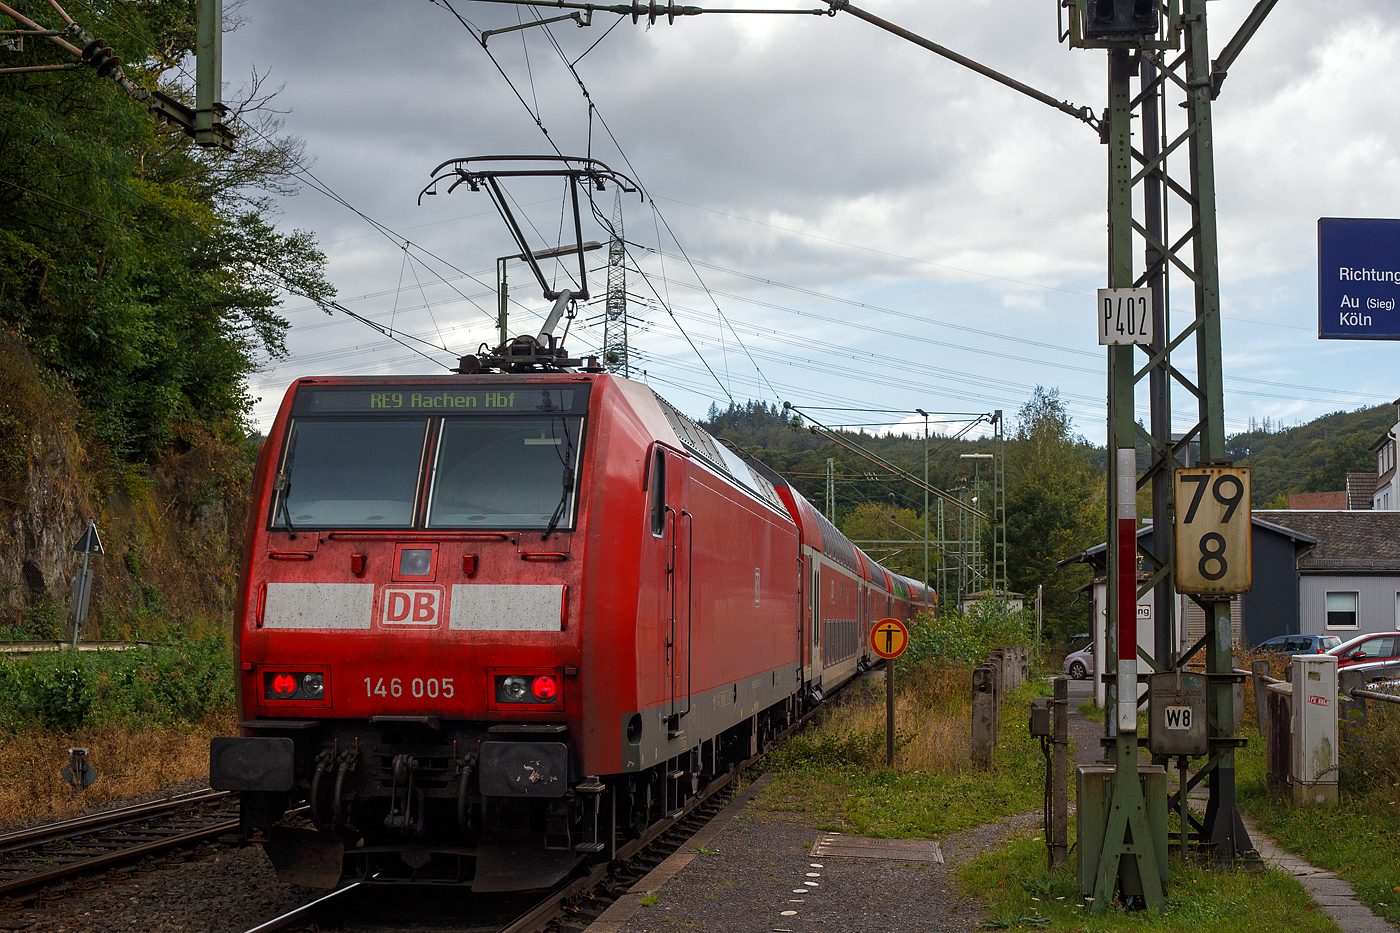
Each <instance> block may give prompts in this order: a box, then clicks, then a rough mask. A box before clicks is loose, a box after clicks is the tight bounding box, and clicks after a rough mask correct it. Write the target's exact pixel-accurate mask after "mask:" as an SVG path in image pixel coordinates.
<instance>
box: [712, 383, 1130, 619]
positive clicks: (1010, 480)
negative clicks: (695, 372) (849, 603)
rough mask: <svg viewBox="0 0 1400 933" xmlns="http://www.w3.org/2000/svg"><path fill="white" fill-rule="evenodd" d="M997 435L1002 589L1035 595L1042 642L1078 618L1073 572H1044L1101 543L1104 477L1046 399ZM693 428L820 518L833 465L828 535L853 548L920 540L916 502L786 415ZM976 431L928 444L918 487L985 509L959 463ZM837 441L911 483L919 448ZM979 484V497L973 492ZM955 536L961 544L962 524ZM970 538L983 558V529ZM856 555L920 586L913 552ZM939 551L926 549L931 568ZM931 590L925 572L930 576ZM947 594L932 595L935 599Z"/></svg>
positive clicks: (1052, 395)
mask: <svg viewBox="0 0 1400 933" xmlns="http://www.w3.org/2000/svg"><path fill="white" fill-rule="evenodd" d="M1006 417H1007V424H1006V425H1004V432H1005V437H1006V440H1005V448H1006V449H1005V455H1006V512H1007V569H1008V575H1009V578H1010V585H1011V588H1012V589H1013V590H1016V591H1019V592H1027V593H1034V592H1035V589H1036V586H1037V585H1038V584H1040V585H1044V587H1045V592H1046V609H1047V619H1048V622H1049V626H1050V630H1051V631H1052V632H1058V633H1064V632H1067V631H1068V630H1070V629H1073V630H1074V631H1079V630H1080V629H1082V627H1083V626H1084V624H1085V620H1086V619H1087V616H1088V609H1087V604H1086V603H1085V602H1084V601H1083V600H1079V601H1078V603H1077V604H1076V597H1077V595H1078V589H1079V587H1081V586H1082V585H1083V584H1084V583H1086V582H1087V581H1088V575H1087V571H1086V569H1085V568H1084V567H1083V566H1075V567H1072V568H1067V569H1066V570H1064V571H1057V570H1056V569H1055V563H1056V561H1058V560H1060V559H1062V558H1065V557H1068V556H1070V555H1071V554H1074V553H1076V552H1077V551H1080V550H1082V549H1083V548H1085V547H1087V546H1089V545H1091V544H1093V543H1095V542H1096V541H1099V540H1102V538H1103V521H1104V518H1103V490H1104V475H1103V471H1102V469H1101V467H1100V466H1099V465H1098V464H1099V463H1101V461H1102V452H1101V451H1098V450H1096V449H1095V448H1093V447H1092V446H1091V445H1089V444H1088V443H1087V442H1086V441H1085V440H1084V439H1083V438H1082V437H1080V436H1078V434H1077V433H1076V432H1075V429H1074V425H1073V424H1072V423H1071V421H1070V419H1069V416H1068V415H1067V414H1066V413H1065V410H1064V406H1063V405H1062V404H1061V402H1060V400H1059V396H1058V393H1057V392H1056V391H1055V390H1050V391H1045V390H1044V389H1040V388H1037V389H1036V392H1035V394H1034V395H1033V396H1032V397H1031V398H1030V399H1029V400H1027V402H1026V403H1025V405H1023V406H1022V407H1021V409H1020V410H1019V411H1018V412H1016V413H1015V414H1010V413H1008V414H1007V416H1006ZM705 426H706V428H707V429H708V430H710V431H711V432H712V433H714V434H716V435H717V436H719V437H723V438H725V439H726V440H729V441H731V442H733V443H734V444H735V445H737V446H739V447H741V448H743V449H745V450H746V451H748V452H749V453H752V454H753V455H754V456H756V457H758V458H759V459H760V460H762V461H763V462H765V463H767V464H768V465H769V466H771V467H773V468H774V469H775V470H777V471H779V472H780V473H782V474H783V475H784V476H785V477H786V478H787V479H788V481H789V482H790V483H791V484H792V485H793V486H794V487H796V488H797V489H798V490H799V491H800V492H801V493H802V494H803V495H804V496H806V497H807V498H808V499H809V500H810V501H811V502H812V503H813V505H815V506H816V507H817V508H818V509H820V510H825V508H826V476H827V459H828V458H830V459H832V460H833V461H834V464H833V473H834V474H835V479H836V482H835V494H836V495H835V517H836V524H837V526H838V527H839V528H840V529H841V530H842V531H843V532H844V533H845V534H846V535H847V536H848V537H850V538H852V539H855V540H858V541H874V542H878V541H910V540H913V539H915V538H918V539H922V537H923V521H924V520H923V515H924V492H923V490H922V489H921V488H919V486H918V485H916V484H914V483H911V482H908V481H905V480H902V479H900V478H899V477H897V476H895V475H894V474H892V473H890V472H888V471H886V470H883V469H882V468H881V467H879V466H878V465H876V464H874V463H872V462H870V461H869V460H867V459H865V458H863V457H861V456H860V455H859V454H858V453H855V452H853V451H851V450H849V449H847V448H845V447H843V446H841V445H840V444H836V443H834V442H832V441H830V440H828V439H826V438H824V437H822V436H820V435H817V434H813V433H812V432H811V431H810V430H809V428H808V427H807V426H804V424H803V423H802V422H801V421H800V420H799V419H798V418H797V417H796V415H794V414H793V413H791V412H785V411H783V410H782V409H780V408H778V407H776V406H770V405H767V404H765V403H763V402H749V403H747V404H745V405H734V404H731V405H730V406H729V407H728V408H727V409H723V410H721V409H719V408H718V407H714V408H711V410H710V413H709V417H708V419H707V420H706V422H705ZM990 433H991V432H990V430H989V426H988V425H987V424H986V423H985V422H984V423H982V424H980V425H977V426H975V427H973V428H972V429H971V430H969V431H967V436H970V437H973V438H974V439H973V440H968V439H966V438H965V437H959V436H957V435H953V436H947V435H942V434H936V435H930V437H929V440H928V452H929V472H928V475H929V483H930V485H932V486H934V487H936V488H938V489H941V490H943V491H945V492H948V493H950V494H951V495H953V496H954V497H959V498H961V499H962V500H963V501H965V502H969V503H970V502H971V499H972V498H973V496H978V497H979V498H980V499H981V500H982V501H981V502H979V503H978V507H979V508H981V509H983V510H986V509H989V508H990V502H991V496H992V467H991V461H989V460H985V459H969V460H964V459H962V455H963V454H969V453H980V454H990V453H992V452H993V451H994V450H995V446H994V442H993V441H992V439H991V437H990ZM841 436H842V437H843V438H844V439H846V440H848V441H849V442H851V443H853V444H855V445H856V446H859V447H861V448H864V449H865V450H868V451H870V452H871V453H874V454H876V455H878V456H879V457H882V458H884V459H886V460H889V461H892V462H893V463H895V464H897V465H898V466H899V467H901V468H902V469H904V470H906V471H908V472H909V473H911V474H913V475H915V476H918V477H922V476H923V456H924V449H925V444H924V438H923V433H922V429H921V428H920V429H918V436H917V437H916V436H912V435H874V434H869V433H865V432H841ZM979 481H980V484H981V485H980V486H979ZM936 503H937V499H936V498H935V499H933V500H931V505H930V509H929V513H930V521H929V531H930V535H931V536H935V537H936V535H937V525H936V515H937V504H936ZM960 514H962V513H961V512H960V510H959V509H958V508H957V507H956V506H952V505H945V507H944V536H945V538H954V539H955V538H956V537H957V535H958V530H957V524H956V523H957V520H958V516H959V515H960ZM964 533H965V535H968V536H970V535H971V533H972V532H971V520H970V521H969V524H968V526H966V530H965V532H964ZM979 534H981V536H982V537H983V539H984V550H985V551H986V553H987V554H988V555H989V556H990V551H991V541H990V537H989V536H988V533H987V531H986V529H985V528H984V529H982V530H981V531H980V532H979ZM862 547H863V548H864V549H865V550H866V551H867V552H869V553H870V554H871V556H873V557H875V558H876V559H877V560H879V561H880V562H881V563H882V564H884V565H885V566H886V567H889V568H890V569H891V570H894V571H896V572H898V573H901V574H904V575H906V576H910V577H914V578H915V579H921V578H923V576H924V549H923V545H922V543H920V544H916V545H909V544H891V545H880V544H878V543H873V544H863V545H862ZM939 559H940V558H939V552H938V550H937V548H936V547H935V548H934V549H933V550H932V557H931V565H932V566H933V567H935V568H936V567H937V565H938V563H939ZM930 579H931V580H934V581H936V579H937V577H936V570H935V571H934V572H933V573H931V574H930ZM949 595H950V594H946V593H945V594H944V597H945V599H946V598H948V597H949Z"/></svg>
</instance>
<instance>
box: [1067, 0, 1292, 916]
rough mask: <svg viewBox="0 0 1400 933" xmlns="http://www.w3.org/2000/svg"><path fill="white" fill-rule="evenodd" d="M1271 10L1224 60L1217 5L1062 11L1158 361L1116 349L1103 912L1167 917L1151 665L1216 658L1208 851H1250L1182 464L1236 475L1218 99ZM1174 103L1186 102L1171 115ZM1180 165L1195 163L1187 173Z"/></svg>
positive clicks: (1124, 283)
mask: <svg viewBox="0 0 1400 933" xmlns="http://www.w3.org/2000/svg"><path fill="white" fill-rule="evenodd" d="M1274 2H1275V0H1260V2H1259V3H1258V4H1257V5H1256V6H1255V8H1254V10H1253V12H1252V13H1251V14H1250V16H1249V17H1248V18H1247V19H1246V22H1245V24H1244V25H1243V26H1241V28H1240V30H1239V31H1238V32H1237V33H1236V35H1235V37H1234V38H1233V39H1232V40H1231V41H1230V43H1228V44H1227V46H1226V50H1225V52H1224V53H1222V55H1221V59H1220V60H1218V61H1217V62H1215V63H1212V62H1211V60H1210V57H1209V47H1208V44H1207V32H1206V6H1207V4H1206V0H1063V2H1062V5H1061V8H1062V10H1068V11H1069V25H1068V28H1067V29H1065V28H1063V18H1062V30H1061V39H1062V41H1063V40H1065V39H1068V40H1069V44H1070V45H1071V47H1074V48H1101V49H1106V50H1107V51H1108V106H1107V108H1106V109H1105V111H1104V113H1103V117H1102V120H1101V136H1100V138H1101V140H1102V142H1103V143H1104V144H1105V145H1106V146H1107V147H1108V160H1107V161H1108V241H1109V242H1108V280H1107V285H1108V286H1109V287H1110V288H1124V289H1126V288H1143V287H1147V288H1150V289H1151V292H1152V309H1151V310H1152V320H1153V324H1154V329H1153V332H1152V337H1153V339H1152V341H1151V342H1149V343H1142V344H1137V346H1139V347H1140V348H1141V350H1142V352H1143V353H1144V354H1145V356H1146V357H1147V361H1146V363H1145V365H1143V366H1141V367H1140V368H1139V367H1138V366H1137V364H1136V362H1135V360H1136V353H1137V350H1135V349H1134V345H1133V344H1122V345H1115V346H1109V347H1108V401H1109V416H1108V448H1109V457H1108V464H1109V484H1108V488H1109V490H1110V491H1111V493H1112V498H1113V501H1112V502H1110V508H1109V515H1108V522H1107V528H1106V531H1107V540H1108V544H1109V546H1108V548H1107V552H1108V554H1107V556H1108V574H1107V584H1108V585H1107V590H1108V595H1107V609H1108V618H1107V632H1106V634H1107V651H1106V652H1105V659H1104V664H1103V667H1104V670H1103V674H1104V676H1105V680H1106V681H1107V683H1108V704H1107V705H1108V711H1107V715H1106V716H1105V730H1106V732H1107V736H1106V738H1105V743H1106V744H1107V745H1108V746H1109V748H1108V751H1107V758H1108V761H1109V763H1110V764H1113V765H1115V774H1114V781H1113V785H1112V790H1111V794H1112V801H1111V803H1112V809H1111V811H1110V812H1111V814H1112V816H1111V819H1110V821H1109V824H1108V825H1107V827H1106V828H1105V832H1104V836H1103V840H1102V850H1101V851H1099V852H1097V853H1093V856H1092V857H1094V858H1095V859H1096V860H1097V865H1098V868H1097V874H1096V878H1095V879H1094V890H1093V895H1094V901H1093V909H1094V910H1095V911H1099V910H1103V909H1106V908H1107V907H1108V905H1109V903H1110V902H1111V901H1112V900H1113V899H1114V897H1115V894H1116V893H1117V892H1118V891H1119V890H1120V886H1121V891H1122V895H1123V896H1124V897H1125V898H1130V897H1141V898H1142V899H1143V900H1144V902H1145V904H1146V906H1148V907H1158V908H1160V907H1161V905H1162V903H1163V894H1162V884H1161V881H1159V879H1163V880H1164V879H1165V867H1164V866H1162V865H1160V864H1158V859H1157V857H1156V855H1155V854H1154V852H1153V851H1152V849H1153V846H1151V845H1146V844H1144V843H1145V841H1146V840H1148V839H1150V838H1151V837H1150V835H1149V831H1148V827H1147V825H1146V818H1145V816H1144V804H1145V801H1144V797H1143V791H1142V787H1141V785H1140V782H1139V780H1138V747H1139V742H1138V735H1137V708H1138V657H1139V655H1141V656H1143V657H1146V658H1147V660H1148V661H1149V663H1150V664H1151V666H1152V667H1153V668H1154V669H1156V670H1173V669H1175V670H1178V671H1180V670H1181V669H1183V668H1184V667H1185V665H1186V663H1187V662H1188V661H1189V660H1190V658H1191V657H1192V656H1193V655H1194V654H1196V652H1197V651H1199V649H1200V648H1201V647H1202V646H1204V647H1205V649H1206V659H1205V660H1206V663H1205V667H1206V679H1207V682H1208V694H1207V713H1208V715H1207V721H1208V737H1209V743H1210V755H1209V756H1208V759H1207V762H1206V764H1205V765H1204V766H1202V767H1201V768H1200V769H1199V771H1198V773H1197V776H1196V778H1195V779H1194V780H1193V781H1192V783H1197V782H1199V781H1200V780H1201V779H1202V778H1203V777H1205V776H1206V775H1207V774H1208V775H1209V778H1210V798H1209V801H1208V804H1207V808H1206V816H1205V820H1204V832H1203V833H1202V834H1201V836H1200V839H1199V841H1200V846H1201V848H1203V849H1205V850H1207V851H1209V852H1210V854H1211V858H1212V862H1213V863H1214V864H1216V865H1222V866H1233V865H1236V864H1238V863H1239V861H1240V860H1241V859H1242V858H1245V857H1247V856H1248V855H1249V854H1250V853H1251V849H1252V846H1251V843H1250V840H1249V835H1248V833H1247V832H1246V831H1245V828H1244V825H1243V822H1242V821H1241V819H1240V817H1239V813H1238V810H1237V808H1236V805H1235V763H1234V750H1235V748H1236V746H1237V745H1238V744H1239V740H1238V739H1237V738H1236V737H1235V735H1234V723H1235V710H1234V690H1233V688H1234V683H1233V681H1234V677H1235V675H1234V674H1233V658H1232V650H1233V646H1232V632H1231V625H1230V602H1229V599H1228V598H1221V597H1218V596H1217V597H1204V598H1198V597H1192V598H1193V599H1195V600H1196V602H1197V603H1198V604H1199V605H1200V606H1201V608H1202V609H1203V610H1204V613H1205V616H1206V630H1207V631H1206V635H1205V636H1204V637H1203V638H1202V639H1201V641H1200V642H1198V643H1197V644H1196V646H1195V647H1193V648H1192V649H1190V650H1188V651H1186V652H1181V653H1178V651H1177V648H1178V646H1179V644H1180V640H1179V633H1177V632H1176V631H1175V625H1176V617H1177V615H1178V612H1177V604H1178V601H1179V597H1178V596H1177V593H1176V580H1175V576H1174V567H1175V563H1176V561H1175V555H1174V553H1173V548H1174V546H1175V541H1174V540H1173V537H1174V536H1173V534H1172V529H1173V528H1174V527H1175V526H1174V522H1173V506H1174V504H1173V501H1172V498H1173V493H1172V477H1173V474H1174V471H1175V470H1176V469H1177V468H1179V467H1182V466H1184V465H1185V463H1184V462H1183V454H1184V453H1185V452H1186V451H1187V449H1188V445H1189V444H1190V443H1192V442H1193V441H1198V442H1199V444H1200V456H1199V459H1200V461H1201V462H1203V463H1206V464H1210V465H1214V466H1228V465H1229V463H1228V460H1227V459H1226V458H1227V457H1228V453H1227V451H1226V448H1225V424H1224V401H1223V397H1224V396H1223V384H1222V382H1223V376H1222V369H1223V367H1222V361H1221V346H1220V273H1219V268H1218V252H1219V250H1218V238H1217V230H1216V195H1215V173H1214V155H1213V152H1214V147H1213V129H1212V122H1211V102H1212V101H1213V100H1214V99H1215V97H1216V96H1217V95H1218V94H1219V90H1220V82H1221V81H1222V80H1223V78H1224V74H1225V70H1226V69H1228V67H1229V66H1230V65H1231V64H1232V63H1233V62H1234V61H1235V59H1236V58H1237V57H1238V56H1239V54H1240V52H1241V50H1242V49H1243V48H1244V45H1245V43H1247V42H1248V40H1249V38H1250V37H1251V36H1252V35H1253V34H1254V32H1255V31H1256V30H1257V29H1258V27H1259V25H1260V23H1262V21H1263V18H1264V17H1265V16H1266V15H1267V14H1268V11H1269V9H1271V8H1272V6H1273V5H1274ZM1178 53H1179V54H1178ZM1134 82H1136V85H1137V89H1136V93H1134V86H1133V85H1134ZM1169 99H1170V100H1172V101H1173V102H1177V103H1179V104H1180V107H1179V108H1178V107H1169V106H1167V102H1168V100H1169ZM1181 110H1184V111H1185V120H1184V125H1183V126H1181V127H1180V128H1179V129H1173V128H1170V127H1169V126H1168V122H1169V121H1168V119H1167V118H1168V116H1169V115H1171V116H1173V117H1175V115H1176V114H1177V113H1178V112H1180V111H1181ZM1134 120H1137V121H1138V126H1139V127H1140V128H1141V130H1140V142H1141V145H1140V146H1139V145H1135V144H1134V138H1133V137H1134V129H1133V122H1134ZM1173 134H1174V135H1173ZM1178 154H1180V155H1184V156H1185V157H1186V158H1185V159H1184V162H1185V165H1184V166H1183V165H1182V162H1183V160H1182V159H1181V158H1180V157H1179V155H1178ZM1174 156H1175V158H1174ZM1174 207H1175V208H1176V210H1177V211H1179V212H1180V213H1182V214H1185V215H1186V216H1187V217H1189V222H1188V224H1187V225H1186V229H1185V231H1184V232H1183V233H1181V234H1180V235H1179V236H1178V235H1177V234H1175V233H1173V232H1172V230H1171V223H1170V221H1171V218H1172V215H1173V208H1174ZM1139 249H1141V251H1142V256H1143V260H1144V261H1143V264H1142V267H1141V271H1139V270H1138V269H1137V268H1136V267H1135V263H1134V258H1135V255H1136V254H1137V251H1138V250H1139ZM1182 280H1184V284H1185V289H1186V290H1189V292H1190V294H1191V296H1192V301H1191V306H1190V308H1189V311H1188V312H1187V313H1186V314H1184V315H1182V316H1181V317H1183V318H1185V321H1184V322H1183V324H1182V326H1180V328H1179V330H1178V331H1177V333H1176V334H1175V335H1173V334H1172V315H1171V297H1172V289H1171V285H1172V283H1173V281H1182ZM1187 340H1191V341H1193V342H1194V350H1195V353H1196V359H1195V363H1196V370H1197V377H1196V379H1195V380H1194V381H1192V380H1190V379H1188V378H1187V377H1186V376H1185V375H1183V374H1182V372H1181V371H1180V370H1179V369H1177V368H1176V367H1175V366H1173V365H1172V359H1171V357H1172V352H1173V351H1174V350H1176V349H1177V348H1178V347H1180V346H1181V345H1182V344H1183V343H1184V342H1186V341H1187ZM1144 381H1145V382H1146V383H1147V386H1148V391H1149V400H1150V406H1149V407H1150V411H1151V423H1150V426H1149V427H1148V428H1143V427H1142V426H1140V425H1138V424H1137V423H1136V421H1135V418H1134V411H1135V408H1134V401H1135V389H1136V386H1137V384H1138V383H1139V382H1144ZM1173 384H1176V385H1177V386H1179V387H1180V388H1182V389H1184V390H1185V391H1186V392H1188V393H1189V394H1191V395H1193V396H1195V398H1196V399H1197V403H1198V414H1197V421H1196V423H1195V424H1194V425H1193V426H1191V427H1190V428H1189V429H1187V430H1185V431H1182V432H1174V431H1173V425H1172V423H1171V406H1170V398H1171V391H1172V386H1173ZM1139 443H1141V444H1143V445H1144V446H1145V447H1146V448H1147V449H1148V451H1149V454H1148V458H1147V459H1148V465H1147V469H1146V470H1145V471H1143V472H1142V473H1141V474H1139V471H1138V462H1139V460H1138V453H1137V447H1138V444H1139ZM1143 487H1150V489H1151V492H1152V512H1153V525H1152V528H1153V535H1152V547H1151V549H1150V550H1148V549H1146V548H1144V547H1142V545H1141V544H1140V542H1139V539H1138V536H1137V533H1136V520H1137V493H1138V490H1139V489H1142V488H1143ZM1140 564H1142V565H1145V569H1146V570H1147V571H1148V573H1147V577H1148V579H1147V580H1146V582H1139V580H1140V578H1141V575H1140V574H1139V565H1140ZM1154 589H1155V590H1156V593H1155V594H1154V596H1153V608H1154V615H1155V621H1156V632H1155V636H1154V639H1153V655H1154V656H1153V657H1148V656H1147V655H1146V653H1145V652H1144V651H1142V650H1141V649H1140V648H1139V647H1138V643H1139V642H1138V637H1137V632H1136V624H1137V622H1136V619H1137V603H1138V600H1139V599H1140V598H1141V597H1143V596H1145V595H1147V594H1148V593H1150V592H1152V591H1153V590H1154ZM1114 661H1116V662H1117V663H1116V666H1115V665H1114V664H1113V662H1114ZM1081 805H1082V804H1081ZM1163 831H1164V828H1163ZM1082 857H1085V855H1084V854H1083V853H1081V858H1082ZM1130 888H1132V889H1133V893H1131V894H1130V890H1129V889H1130Z"/></svg>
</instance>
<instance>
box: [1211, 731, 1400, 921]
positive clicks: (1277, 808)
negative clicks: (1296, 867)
mask: <svg viewBox="0 0 1400 933" xmlns="http://www.w3.org/2000/svg"><path fill="white" fill-rule="evenodd" d="M1344 762H1345V759H1344ZM1236 775H1237V782H1238V787H1239V804H1240V809H1241V810H1243V811H1244V812H1245V813H1246V814H1247V815H1249V816H1250V817H1252V818H1253V819H1254V820H1256V821H1257V822H1258V824H1259V826H1260V827H1261V828H1262V829H1263V830H1264V832H1266V833H1268V834H1269V836H1270V837H1271V838H1272V839H1273V840H1274V841H1275V842H1277V843H1278V844H1279V845H1280V846H1281V847H1283V848H1284V849H1287V850H1288V851H1289V852H1292V853H1294V854H1296V855H1299V856H1301V857H1302V858H1304V859H1307V861H1308V862H1310V863H1311V864H1313V865H1316V866H1317V867H1318V868H1325V869H1328V870H1330V871H1334V872H1336V873H1337V875H1338V876H1339V877H1341V878H1344V879H1345V880H1346V881H1348V882H1350V884H1351V886H1352V887H1353V888H1354V889H1355V890H1356V895H1357V897H1358V898H1359V899H1360V900H1361V902H1362V903H1363V904H1365V905H1366V906H1367V907H1369V908H1370V909H1371V910H1373V911H1375V912H1376V913H1377V914H1379V915H1380V916H1382V917H1384V918H1385V919H1386V920H1388V921H1390V922H1391V923H1400V784H1396V783H1395V782H1394V781H1393V780H1391V778H1393V777H1394V775H1393V773H1392V774H1388V775H1386V779H1385V780H1381V779H1379V774H1367V773H1364V772H1363V773H1360V774H1356V773H1348V771H1347V770H1343V772H1342V786H1341V803H1340V805H1339V806H1338V807H1337V808H1335V809H1330V808H1329V809H1324V808H1317V807H1295V806H1294V805H1293V804H1292V802H1291V800H1288V799H1284V798H1282V797H1276V796H1270V795H1269V794H1268V793H1267V792H1266V790H1265V785H1264V751H1263V741H1262V740H1261V739H1259V738H1258V737H1257V736H1251V740H1250V743H1249V747H1248V748H1247V749H1243V750H1241V751H1240V752H1238V753H1237V754H1236Z"/></svg>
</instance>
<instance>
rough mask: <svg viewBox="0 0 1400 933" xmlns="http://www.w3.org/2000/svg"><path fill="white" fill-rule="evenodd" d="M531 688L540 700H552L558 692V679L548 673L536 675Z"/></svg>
mask: <svg viewBox="0 0 1400 933" xmlns="http://www.w3.org/2000/svg"><path fill="white" fill-rule="evenodd" d="M531 690H532V691H533V692H534V694H535V696H537V697H539V698H540V699H541V700H553V699H554V698H555V697H556V696H557V695H558V694H559V681H557V680H555V679H554V678H553V677H550V676H548V675H546V676H544V677H536V678H535V682H534V684H533V685H532V686H531Z"/></svg>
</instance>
